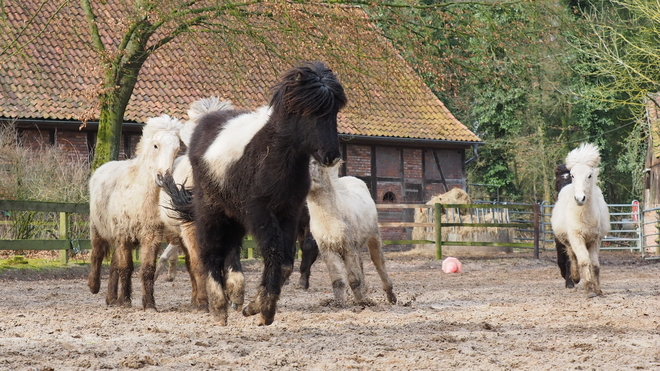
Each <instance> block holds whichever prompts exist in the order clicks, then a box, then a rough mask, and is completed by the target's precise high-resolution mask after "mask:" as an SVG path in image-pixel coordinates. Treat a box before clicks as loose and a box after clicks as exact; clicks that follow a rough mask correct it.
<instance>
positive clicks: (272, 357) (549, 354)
mask: <svg viewBox="0 0 660 371" xmlns="http://www.w3.org/2000/svg"><path fill="white" fill-rule="evenodd" d="M553 254H554V253H545V254H543V255H544V256H542V257H541V259H539V260H536V259H533V258H531V257H530V256H528V255H524V256H523V255H520V254H507V255H502V256H497V257H489V258H477V257H473V258H467V257H465V258H461V260H462V262H463V273H460V274H445V273H443V272H442V271H441V269H440V265H441V264H440V262H439V261H436V260H434V259H433V258H431V257H427V256H424V255H419V254H410V253H406V252H388V253H387V254H386V255H387V259H388V261H387V264H388V269H389V271H390V274H391V276H392V280H393V281H394V285H395V286H394V289H395V292H396V294H397V296H398V299H399V302H398V303H397V304H396V305H388V304H386V301H385V294H384V293H383V292H382V290H381V289H380V282H379V279H378V276H377V274H376V272H375V270H374V268H373V265H372V264H371V262H370V261H369V260H368V258H367V257H366V255H365V271H366V273H367V280H368V283H369V287H370V297H371V299H372V300H373V302H374V303H373V305H370V306H366V307H361V306H355V305H348V306H346V307H343V308H340V307H337V306H336V305H333V302H332V300H331V299H332V290H331V287H330V282H329V278H328V275H327V272H326V270H325V267H323V264H319V263H317V264H315V265H314V267H313V268H312V269H313V270H312V278H311V287H310V289H309V290H308V291H303V290H302V289H300V288H298V287H297V285H296V284H295V282H297V280H298V273H297V272H294V274H293V275H292V283H291V284H289V285H287V286H285V288H284V289H283V293H282V297H281V299H280V301H279V308H278V313H277V315H276V317H275V322H274V323H273V324H272V325H271V326H267V327H258V326H256V318H254V317H250V318H244V317H242V316H241V315H240V314H239V313H232V314H231V315H230V317H229V325H228V326H226V327H221V326H218V325H217V324H216V323H215V321H214V320H213V317H212V316H210V315H208V314H200V313H192V312H190V310H189V308H188V301H189V295H190V287H189V280H188V276H187V274H186V273H185V271H184V270H183V268H180V269H179V274H178V275H177V278H176V279H175V281H174V282H166V281H164V280H159V281H158V282H157V284H156V304H157V306H158V311H157V312H154V311H150V312H145V311H143V310H142V309H141V308H140V305H139V304H140V303H141V298H140V291H139V287H140V285H139V281H138V280H137V278H136V279H135V280H134V289H136V290H135V291H136V293H135V295H134V298H133V308H128V309H121V308H108V307H106V305H105V299H104V296H103V294H99V295H92V294H90V293H89V290H88V289H87V284H86V277H85V276H86V268H84V269H80V268H79V269H77V270H76V269H69V270H67V271H66V272H61V271H60V272H46V273H40V274H35V273H30V274H19V273H16V272H11V273H4V274H2V275H0V370H86V369H92V370H103V369H138V368H144V369H154V370H183V369H190V370H297V369H300V370H343V369H358V370H439V369H442V368H451V369H459V370H555V369H559V370H652V369H655V370H657V369H660V262H657V261H642V260H641V259H640V258H639V256H638V255H635V254H631V253H625V252H624V253H611V252H603V253H602V254H601V256H602V259H601V261H602V277H601V281H602V289H603V291H604V293H605V296H603V297H598V298H594V299H587V298H586V295H585V292H584V291H582V289H583V288H582V284H580V285H579V286H578V289H575V290H568V289H565V288H564V287H563V280H562V279H561V278H560V277H559V273H558V268H557V267H556V264H555V260H554V257H553ZM296 263H298V262H296ZM245 271H246V278H247V283H248V290H247V298H250V297H252V295H253V294H254V292H255V287H256V284H257V282H258V279H259V274H260V271H261V267H260V262H258V261H251V262H250V261H248V262H246V264H245ZM106 278H107V274H104V276H103V281H104V285H103V286H102V288H101V293H103V292H104V291H105V280H106Z"/></svg>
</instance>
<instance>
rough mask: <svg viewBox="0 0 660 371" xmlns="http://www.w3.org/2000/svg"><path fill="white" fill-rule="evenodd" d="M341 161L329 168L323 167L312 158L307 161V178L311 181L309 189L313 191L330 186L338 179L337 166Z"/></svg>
mask: <svg viewBox="0 0 660 371" xmlns="http://www.w3.org/2000/svg"><path fill="white" fill-rule="evenodd" d="M342 163H343V161H341V160H338V161H336V162H335V163H334V164H332V165H330V166H323V165H321V164H320V163H319V161H318V160H316V159H315V158H314V157H312V158H311V159H310V160H309V177H310V179H311V181H312V186H311V189H312V190H315V189H318V188H321V187H324V186H327V185H329V184H331V183H332V182H333V181H335V180H336V179H338V178H339V166H341V164H342Z"/></svg>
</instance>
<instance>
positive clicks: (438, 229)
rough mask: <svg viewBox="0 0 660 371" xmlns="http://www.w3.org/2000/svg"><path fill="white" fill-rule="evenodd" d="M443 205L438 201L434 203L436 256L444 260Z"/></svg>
mask: <svg viewBox="0 0 660 371" xmlns="http://www.w3.org/2000/svg"><path fill="white" fill-rule="evenodd" d="M441 211H442V207H441V206H440V204H438V203H436V204H435V205H434V213H433V214H434V215H435V258H436V259H438V260H442V215H441Z"/></svg>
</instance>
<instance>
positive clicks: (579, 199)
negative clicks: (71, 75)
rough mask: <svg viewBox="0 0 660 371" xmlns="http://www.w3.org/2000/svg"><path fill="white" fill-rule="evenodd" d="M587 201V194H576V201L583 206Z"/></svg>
mask: <svg viewBox="0 0 660 371" xmlns="http://www.w3.org/2000/svg"><path fill="white" fill-rule="evenodd" d="M586 201H587V195H575V202H577V204H578V205H580V206H582V205H584V203H585V202H586Z"/></svg>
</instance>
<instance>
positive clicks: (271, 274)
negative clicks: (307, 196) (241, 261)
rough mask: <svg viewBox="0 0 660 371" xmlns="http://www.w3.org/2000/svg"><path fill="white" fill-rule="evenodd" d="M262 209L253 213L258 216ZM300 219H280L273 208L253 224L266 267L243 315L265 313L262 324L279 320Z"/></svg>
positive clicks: (290, 270)
mask: <svg viewBox="0 0 660 371" xmlns="http://www.w3.org/2000/svg"><path fill="white" fill-rule="evenodd" d="M258 213H259V212H258V211H257V213H256V214H253V215H257V216H258ZM296 222H297V218H296V217H294V218H290V219H280V220H278V219H276V218H275V216H274V215H273V214H272V213H270V212H267V213H264V212H261V217H257V218H255V219H254V220H252V223H253V226H256V228H252V231H254V233H255V238H256V240H257V241H258V243H259V248H260V251H261V255H262V257H263V259H264V270H263V273H262V276H261V284H260V286H259V290H258V293H257V296H256V297H255V298H254V299H253V300H252V301H250V303H248V305H247V306H245V308H243V315H244V316H251V315H254V314H257V313H261V317H260V319H259V325H260V326H262V325H266V326H268V325H270V324H271V323H273V321H274V320H275V312H276V311H277V301H278V300H279V298H280V293H281V291H282V285H283V284H284V281H285V280H286V278H287V277H288V276H289V275H290V274H291V272H292V271H293V259H294V255H295V245H294V239H295V232H296V224H297V223H296Z"/></svg>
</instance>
